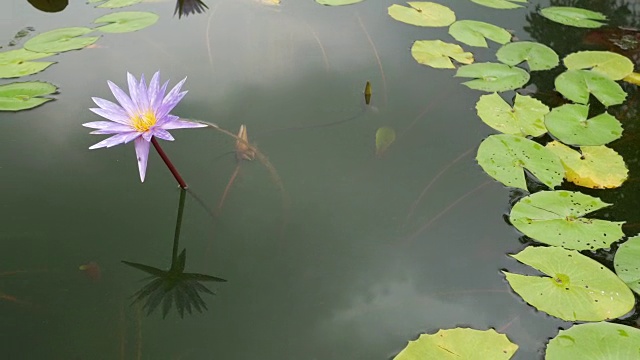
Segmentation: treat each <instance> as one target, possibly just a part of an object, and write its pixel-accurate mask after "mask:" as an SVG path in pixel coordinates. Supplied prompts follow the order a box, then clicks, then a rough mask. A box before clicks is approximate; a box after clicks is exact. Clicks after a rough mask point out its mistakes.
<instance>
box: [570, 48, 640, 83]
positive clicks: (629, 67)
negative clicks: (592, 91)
mask: <svg viewBox="0 0 640 360" xmlns="http://www.w3.org/2000/svg"><path fill="white" fill-rule="evenodd" d="M563 62H564V66H566V67H567V69H569V70H579V69H591V70H593V71H594V72H597V73H599V74H602V75H604V76H606V77H608V78H610V79H611V80H621V79H623V78H624V77H625V76H627V75H629V74H631V73H632V72H633V63H632V62H631V60H629V59H628V58H627V57H625V56H622V55H620V54H616V53H614V52H611V51H579V52H575V53H573V54H569V55H567V56H566V57H565V58H564V60H563Z"/></svg>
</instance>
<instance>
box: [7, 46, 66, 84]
mask: <svg viewBox="0 0 640 360" xmlns="http://www.w3.org/2000/svg"><path fill="white" fill-rule="evenodd" d="M52 55H55V53H40V52H35V51H29V50H25V49H17V50H10V51H4V52H0V78H2V79H7V78H16V77H21V76H26V75H31V74H35V73H38V72H40V71H42V70H44V69H46V68H48V67H49V66H51V65H52V64H55V62H52V61H29V60H35V59H41V58H44V57H48V56H52Z"/></svg>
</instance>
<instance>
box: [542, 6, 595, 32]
mask: <svg viewBox="0 0 640 360" xmlns="http://www.w3.org/2000/svg"><path fill="white" fill-rule="evenodd" d="M540 14H541V15H542V16H544V17H546V18H547V19H549V20H551V21H555V22H557V23H560V24H563V25H569V26H575V27H580V28H592V29H593V28H599V27H601V26H602V25H604V24H603V23H601V22H600V21H605V20H607V17H606V16H604V15H603V14H601V13H599V12H595V11H590V10H585V9H580V8H575V7H569V6H551V7H547V8H544V9H542V10H540Z"/></svg>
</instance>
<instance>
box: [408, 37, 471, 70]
mask: <svg viewBox="0 0 640 360" xmlns="http://www.w3.org/2000/svg"><path fill="white" fill-rule="evenodd" d="M411 56H413V58H414V59H415V60H416V61H417V62H419V63H420V64H424V65H428V66H431V67H434V68H439V69H454V68H455V66H454V65H453V62H451V59H453V60H455V61H457V62H459V63H462V64H471V63H473V54H472V53H470V52H465V51H464V50H463V49H462V47H460V45H457V44H450V43H446V42H443V41H441V40H419V41H416V42H414V43H413V46H411Z"/></svg>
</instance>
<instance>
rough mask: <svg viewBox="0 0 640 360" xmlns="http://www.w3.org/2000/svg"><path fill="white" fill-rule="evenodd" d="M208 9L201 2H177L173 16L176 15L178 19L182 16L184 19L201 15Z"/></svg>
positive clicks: (198, 0) (187, 0) (190, 0)
mask: <svg viewBox="0 0 640 360" xmlns="http://www.w3.org/2000/svg"><path fill="white" fill-rule="evenodd" d="M208 8H209V7H208V6H207V5H206V4H205V3H204V2H202V1H201V0H178V1H176V10H175V11H174V12H173V15H175V14H178V18H181V17H182V15H184V16H185V17H186V16H189V15H191V14H195V13H198V14H202V13H203V12H205V11H206V9H208Z"/></svg>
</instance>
